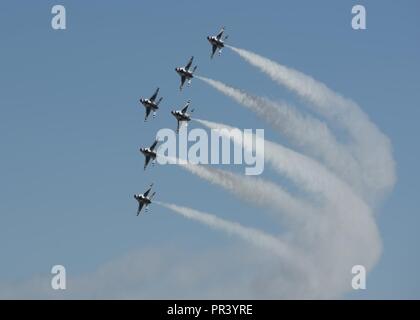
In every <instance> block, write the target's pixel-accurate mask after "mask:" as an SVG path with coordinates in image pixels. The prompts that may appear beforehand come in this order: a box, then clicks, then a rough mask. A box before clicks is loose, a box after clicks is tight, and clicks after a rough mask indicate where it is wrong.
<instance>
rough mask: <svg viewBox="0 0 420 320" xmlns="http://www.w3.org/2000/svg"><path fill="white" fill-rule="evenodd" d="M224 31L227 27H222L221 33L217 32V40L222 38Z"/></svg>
mask: <svg viewBox="0 0 420 320" xmlns="http://www.w3.org/2000/svg"><path fill="white" fill-rule="evenodd" d="M223 32H225V27H223V28H222V29H220V31H219V33H218V34H217V36H216V38H217V40H220V38H221V37H222V35H223Z"/></svg>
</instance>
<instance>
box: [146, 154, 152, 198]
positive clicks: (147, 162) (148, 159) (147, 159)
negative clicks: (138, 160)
mask: <svg viewBox="0 0 420 320" xmlns="http://www.w3.org/2000/svg"><path fill="white" fill-rule="evenodd" d="M150 159H151V158H150V157H149V156H146V157H145V159H144V170H146V167H147V165H148V164H149V162H150ZM149 191H150V190H149Z"/></svg>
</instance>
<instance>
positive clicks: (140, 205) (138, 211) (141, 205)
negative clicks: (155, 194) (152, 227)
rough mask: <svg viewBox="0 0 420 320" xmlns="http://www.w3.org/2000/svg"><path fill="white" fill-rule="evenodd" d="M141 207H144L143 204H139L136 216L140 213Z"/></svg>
mask: <svg viewBox="0 0 420 320" xmlns="http://www.w3.org/2000/svg"><path fill="white" fill-rule="evenodd" d="M143 206H144V204H143V202H139V208H138V209H137V215H139V214H140V211H141V209H143Z"/></svg>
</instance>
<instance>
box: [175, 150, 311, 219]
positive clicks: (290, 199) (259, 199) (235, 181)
mask: <svg viewBox="0 0 420 320" xmlns="http://www.w3.org/2000/svg"><path fill="white" fill-rule="evenodd" d="M167 158H168V159H170V158H169V157H167ZM170 160H171V162H172V163H177V164H178V165H179V166H181V167H182V168H183V169H185V170H187V171H189V172H191V173H192V174H194V175H196V176H198V177H200V178H202V179H205V180H206V181H208V182H210V183H212V184H215V185H218V186H220V187H222V188H223V189H225V190H227V191H228V192H230V193H232V194H234V195H236V196H237V197H238V198H240V199H242V200H245V201H247V202H249V203H250V204H252V205H256V206H260V207H264V208H266V207H268V208H272V209H275V210H276V211H275V213H276V215H278V214H281V215H282V216H283V217H284V218H286V219H287V221H289V222H291V221H293V222H300V223H304V222H305V221H306V220H307V218H308V216H310V215H313V214H316V207H315V206H314V205H312V206H310V205H309V203H307V202H306V201H304V200H302V199H299V198H296V197H294V196H293V195H291V194H290V193H288V192H287V191H286V190H284V189H283V188H281V187H280V186H278V185H277V184H274V183H272V182H269V181H267V180H264V179H262V178H256V177H250V176H243V175H238V174H235V173H232V172H229V171H224V170H220V169H216V168H212V167H210V166H204V165H196V164H190V163H188V162H187V161H185V160H183V159H170ZM279 210H280V211H279Z"/></svg>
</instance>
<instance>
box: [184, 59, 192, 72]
mask: <svg viewBox="0 0 420 320" xmlns="http://www.w3.org/2000/svg"><path fill="white" fill-rule="evenodd" d="M193 60H194V57H191V59H190V61H188V63H187V65H186V66H185V70H189V69H190V68H191V65H192V63H193Z"/></svg>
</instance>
